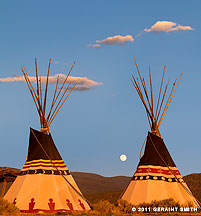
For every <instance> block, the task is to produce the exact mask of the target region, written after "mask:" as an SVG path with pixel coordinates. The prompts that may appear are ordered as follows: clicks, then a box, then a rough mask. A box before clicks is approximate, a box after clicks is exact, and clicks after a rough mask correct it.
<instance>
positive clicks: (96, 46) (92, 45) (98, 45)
mask: <svg viewBox="0 0 201 216" xmlns="http://www.w3.org/2000/svg"><path fill="white" fill-rule="evenodd" d="M88 47H94V48H100V47H101V46H100V44H88Z"/></svg>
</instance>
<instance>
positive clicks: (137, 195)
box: [121, 180, 196, 207]
mask: <svg viewBox="0 0 201 216" xmlns="http://www.w3.org/2000/svg"><path fill="white" fill-rule="evenodd" d="M182 184H183V185H184V186H185V187H186V188H187V189H188V186H187V185H186V183H182ZM188 190H189V189H188ZM170 198H172V199H174V200H175V201H176V202H179V204H181V205H186V206H189V204H191V206H192V207H196V203H195V200H194V198H193V197H192V196H191V195H189V194H188V193H187V192H186V190H185V189H184V188H183V187H182V185H181V184H180V183H178V182H166V181H158V180H141V181H140V180H138V181H135V180H132V181H131V182H130V184H129V185H128V187H127V189H126V191H125V192H124V194H123V196H122V197H121V199H123V200H126V201H128V202H129V203H132V204H133V205H138V204H141V203H143V202H145V203H151V202H152V201H154V200H156V201H161V200H164V199H170Z"/></svg>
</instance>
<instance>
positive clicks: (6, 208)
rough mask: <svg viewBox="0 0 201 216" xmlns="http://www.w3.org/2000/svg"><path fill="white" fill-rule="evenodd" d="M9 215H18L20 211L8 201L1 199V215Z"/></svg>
mask: <svg viewBox="0 0 201 216" xmlns="http://www.w3.org/2000/svg"><path fill="white" fill-rule="evenodd" d="M7 213H9V214H10V213H13V214H17V213H20V210H19V209H18V208H17V207H16V206H15V205H13V204H12V203H9V202H7V201H6V200H4V199H2V198H0V214H1V215H2V214H7Z"/></svg>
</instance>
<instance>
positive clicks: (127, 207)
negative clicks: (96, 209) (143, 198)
mask: <svg viewBox="0 0 201 216" xmlns="http://www.w3.org/2000/svg"><path fill="white" fill-rule="evenodd" d="M132 208H133V205H132V204H131V203H129V202H128V201H126V200H122V199H120V200H118V201H117V207H116V208H115V213H124V214H131V213H133V212H132Z"/></svg>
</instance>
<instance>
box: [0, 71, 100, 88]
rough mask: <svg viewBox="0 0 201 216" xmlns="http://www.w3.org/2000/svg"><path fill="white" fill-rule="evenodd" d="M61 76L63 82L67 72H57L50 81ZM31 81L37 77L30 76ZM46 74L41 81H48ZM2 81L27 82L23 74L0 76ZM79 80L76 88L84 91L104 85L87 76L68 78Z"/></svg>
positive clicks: (52, 81) (70, 81)
mask: <svg viewBox="0 0 201 216" xmlns="http://www.w3.org/2000/svg"><path fill="white" fill-rule="evenodd" d="M58 76H59V83H63V81H64V80H65V78H66V75H65V74H56V75H54V76H49V83H56V82H57V77H58ZM29 79H30V81H31V82H35V83H36V77H32V76H29ZM46 79H47V78H46V76H41V83H46ZM0 82H25V79H24V77H23V76H14V77H7V78H0ZM76 82H77V85H76V88H75V90H78V91H83V90H89V89H91V88H93V87H95V86H98V85H102V84H103V83H101V82H96V81H93V80H90V79H88V78H87V77H72V76H69V77H68V79H67V83H71V84H74V83H76Z"/></svg>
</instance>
